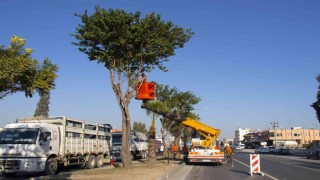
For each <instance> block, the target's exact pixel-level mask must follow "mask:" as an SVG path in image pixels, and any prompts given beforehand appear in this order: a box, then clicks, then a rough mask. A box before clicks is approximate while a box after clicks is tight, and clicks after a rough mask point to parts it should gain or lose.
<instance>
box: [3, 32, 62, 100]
mask: <svg viewBox="0 0 320 180" xmlns="http://www.w3.org/2000/svg"><path fill="white" fill-rule="evenodd" d="M25 43H26V41H25V39H22V38H20V37H18V36H13V37H12V38H11V40H10V45H9V46H8V47H4V46H0V99H3V98H4V97H6V96H7V95H9V94H13V93H16V92H24V93H25V95H26V97H32V95H33V94H34V92H35V91H37V92H38V93H40V94H41V93H42V92H49V91H50V90H52V89H54V88H55V79H56V78H57V77H58V76H57V74H56V72H57V71H58V67H57V65H55V64H52V63H51V61H50V60H49V59H48V58H45V59H44V60H43V63H42V64H40V63H39V62H38V60H36V59H33V58H32V57H31V54H32V51H33V50H32V49H30V48H24V45H25Z"/></svg>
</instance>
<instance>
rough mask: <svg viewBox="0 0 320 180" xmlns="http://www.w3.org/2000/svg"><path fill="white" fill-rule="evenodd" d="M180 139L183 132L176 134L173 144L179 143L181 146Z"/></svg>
mask: <svg viewBox="0 0 320 180" xmlns="http://www.w3.org/2000/svg"><path fill="white" fill-rule="evenodd" d="M180 139H181V133H178V134H175V136H174V140H173V144H175V145H177V146H178V147H180V143H179V142H180Z"/></svg>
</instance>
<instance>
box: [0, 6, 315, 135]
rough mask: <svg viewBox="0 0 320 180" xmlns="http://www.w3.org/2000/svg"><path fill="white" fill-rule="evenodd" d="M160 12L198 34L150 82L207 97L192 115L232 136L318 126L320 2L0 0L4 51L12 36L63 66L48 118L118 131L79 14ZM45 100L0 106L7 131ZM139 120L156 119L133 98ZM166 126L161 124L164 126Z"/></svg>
mask: <svg viewBox="0 0 320 180" xmlns="http://www.w3.org/2000/svg"><path fill="white" fill-rule="evenodd" d="M96 5H100V6H101V7H102V8H105V9H108V8H117V9H123V10H126V11H127V12H136V11H141V12H142V13H143V14H144V15H145V14H146V13H150V12H155V13H158V14H161V16H162V18H163V19H164V20H166V21H169V20H170V21H173V23H174V24H176V25H178V26H180V27H184V28H191V29H192V31H194V32H195V35H194V36H193V37H192V38H191V39H190V41H189V42H188V43H187V44H186V45H185V47H184V48H182V49H179V50H177V51H176V56H174V57H171V58H170V61H169V62H168V63H167V64H166V65H167V68H168V69H169V72H166V73H163V72H160V71H154V72H152V73H151V74H150V76H149V77H148V79H149V80H152V81H156V82H158V83H161V84H167V85H169V86H171V87H173V86H175V87H177V88H178V89H179V90H181V91H192V92H193V93H194V94H196V95H197V96H199V97H201V98H202V101H201V102H200V103H199V104H198V105H197V106H196V109H197V110H196V111H194V112H195V113H197V114H199V116H200V117H201V120H202V121H203V122H205V123H207V124H209V125H211V126H213V127H215V128H219V129H221V130H222V135H221V136H220V138H224V137H234V130H235V129H236V127H237V126H239V127H242V128H245V127H248V128H260V129H268V128H270V127H271V124H270V123H271V122H274V121H277V122H279V125H280V127H281V128H291V127H293V126H301V127H304V128H317V129H319V128H320V124H319V123H318V121H317V119H316V115H315V112H314V110H313V109H312V108H311V107H310V104H311V103H312V102H314V101H315V100H316V93H317V88H318V83H317V81H316V80H315V77H316V76H317V74H318V73H320V71H319V70H320V63H319V57H320V51H319V47H320V33H319V32H320V2H319V1H317V0H310V1H302V0H301V1H297V0H283V1H278V0H260V1H258V0H243V1H238V0H234V1H232V0H219V1H214V0H212V1H197V2H195V1H179V2H177V1H175V2H174V1H169V0H161V1H142V0H140V1H138V0H136V1H133V0H123V1H119V0H110V1H106V0H105V1H97V0H95V1H94V0H91V1H85V0H77V1H75V0H74V1H71V0H69V1H62V0H55V1H38V0H37V1H36V0H26V1H17V0H2V1H0V21H1V28H0V44H1V45H5V46H7V45H8V44H9V39H10V37H12V36H13V35H18V36H20V37H22V38H25V39H26V40H27V44H26V47H30V48H32V49H34V53H33V57H34V58H36V59H38V60H43V59H44V58H45V57H49V59H51V60H52V61H53V63H55V64H57V65H58V66H59V68H60V69H59V73H58V74H59V78H58V79H57V81H56V85H57V86H56V89H55V90H53V91H52V92H51V104H50V112H49V114H50V115H52V116H55V115H66V116H70V117H73V118H77V119H82V120H86V121H89V122H93V123H95V122H97V123H111V124H112V125H113V126H114V127H117V128H120V127H121V113H120V110H119V107H118V105H117V103H116V99H115V96H114V94H113V92H112V90H111V87H110V80H109V76H108V72H107V71H106V69H104V67H103V66H102V65H101V64H97V63H95V62H89V61H88V59H87V57H86V55H85V54H83V53H81V52H79V51H78V50H77V47H76V46H74V45H72V44H71V42H73V41H75V39H74V38H73V37H72V36H71V34H73V33H75V28H76V26H77V25H78V24H79V23H80V19H79V18H78V17H76V16H74V13H83V12H84V11H85V10H88V12H89V13H93V12H94V6H96ZM38 100H39V97H38V95H37V94H35V95H34V97H33V98H25V96H24V94H23V93H18V94H13V95H10V96H7V97H6V98H5V99H4V100H1V101H0V117H1V121H0V127H2V126H4V125H5V124H7V123H10V122H14V121H15V119H16V118H18V117H24V116H32V115H33V114H34V111H35V108H36V104H37V102H38ZM130 112H131V117H132V122H133V121H141V122H145V123H146V125H149V124H150V122H151V120H150V118H149V117H147V116H146V115H145V111H144V110H142V109H140V102H138V101H135V100H134V99H133V100H132V103H131V104H130ZM157 128H158V130H159V129H160V127H159V123H158V126H157Z"/></svg>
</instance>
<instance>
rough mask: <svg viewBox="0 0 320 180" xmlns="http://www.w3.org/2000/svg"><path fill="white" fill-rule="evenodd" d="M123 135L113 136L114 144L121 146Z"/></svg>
mask: <svg viewBox="0 0 320 180" xmlns="http://www.w3.org/2000/svg"><path fill="white" fill-rule="evenodd" d="M121 138H122V134H112V144H121Z"/></svg>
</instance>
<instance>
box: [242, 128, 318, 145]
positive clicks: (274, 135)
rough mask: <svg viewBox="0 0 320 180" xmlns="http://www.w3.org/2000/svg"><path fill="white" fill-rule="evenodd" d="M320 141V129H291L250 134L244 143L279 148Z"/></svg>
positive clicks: (246, 136) (245, 137)
mask: <svg viewBox="0 0 320 180" xmlns="http://www.w3.org/2000/svg"><path fill="white" fill-rule="evenodd" d="M319 140H320V129H303V128H302V127H293V128H291V129H270V130H265V131H258V132H255V133H248V134H246V135H244V140H243V142H244V143H245V144H246V146H258V145H261V143H265V144H266V145H267V146H277V147H288V148H293V147H302V146H303V145H304V144H309V143H311V142H313V141H319Z"/></svg>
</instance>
